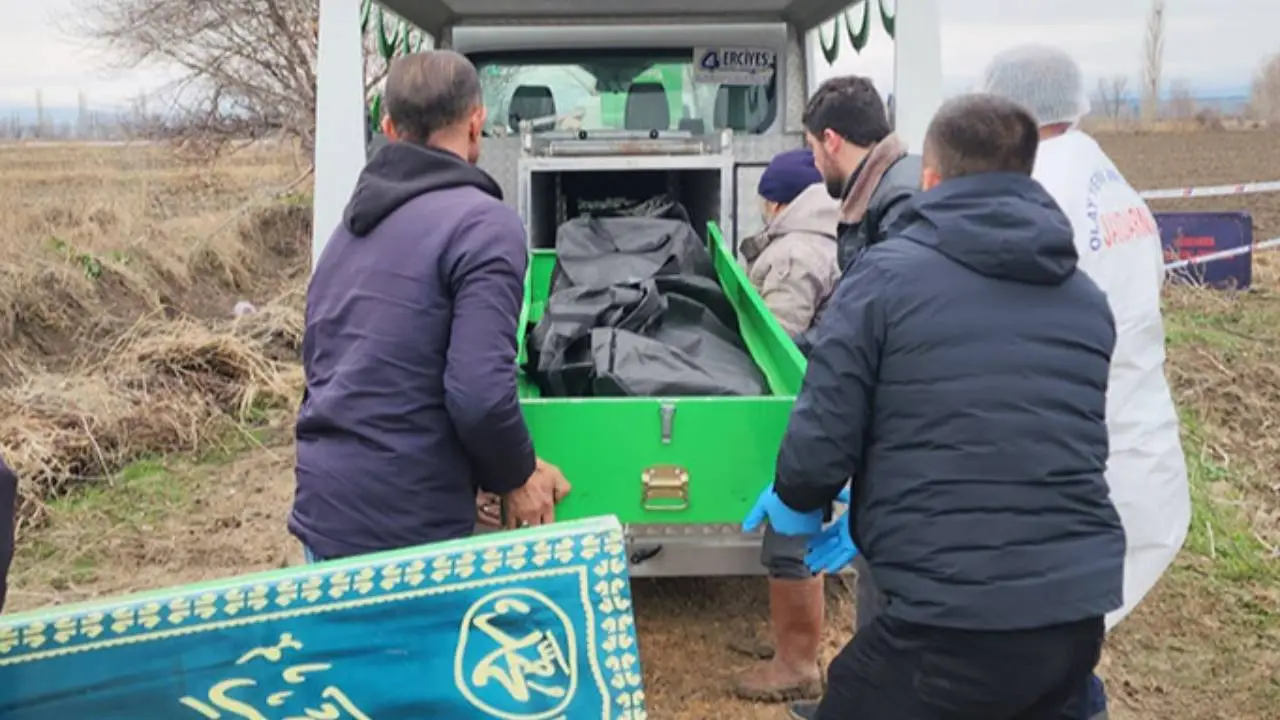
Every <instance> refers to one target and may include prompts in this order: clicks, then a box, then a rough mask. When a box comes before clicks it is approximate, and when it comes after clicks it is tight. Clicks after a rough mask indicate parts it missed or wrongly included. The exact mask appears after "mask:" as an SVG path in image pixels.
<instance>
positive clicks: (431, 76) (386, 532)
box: [289, 51, 569, 561]
mask: <svg viewBox="0 0 1280 720" xmlns="http://www.w3.org/2000/svg"><path fill="white" fill-rule="evenodd" d="M383 98H384V99H383V103H384V104H383V107H384V108H385V112H386V117H385V118H384V120H383V125H382V127H383V131H384V133H385V134H386V136H387V138H389V139H390V140H391V141H392V142H391V143H389V144H388V145H387V146H385V147H383V148H382V149H380V150H379V151H378V152H377V153H376V154H375V155H374V157H373V158H372V159H371V160H370V161H369V164H368V165H367V166H366V167H365V169H364V172H363V173H361V175H360V179H359V182H358V183H357V184H356V188H355V191H354V193H353V194H352V197H351V202H350V203H349V204H348V205H347V208H346V211H345V213H344V214H343V219H342V224H341V225H340V226H339V227H338V229H337V230H336V231H334V233H333V236H332V237H331V238H330V240H329V243H328V245H327V246H326V247H325V250H324V252H323V253H322V254H321V255H320V258H319V260H318V262H317V263H316V268H315V273H314V275H313V276H312V279H311V286H310V287H309V288H308V290H307V312H306V333H305V336H304V338H303V347H302V354H303V364H304V367H305V369H306V380H307V387H306V393H305V395H303V399H302V407H301V409H300V410H299V412H298V425H297V441H298V442H297V446H298V458H297V493H296V496H295V500H294V504H293V512H292V514H291V516H290V518H289V530H290V531H291V532H292V533H293V534H294V535H295V536H297V537H298V538H299V539H300V540H301V541H302V543H303V546H304V547H305V548H306V553H307V557H308V560H311V561H314V560H328V559H334V558H340V557H348V556H352V555H360V554H364V553H370V552H377V551H381V550H390V549H395V548H403V547H412V546H414V545H420V544H423V543H429V542H435V541H438V540H448V539H453V538H460V537H466V536H468V535H470V534H471V533H472V531H473V530H474V528H475V524H476V494H477V492H479V491H485V492H489V493H494V494H497V495H500V496H502V497H503V498H504V500H505V503H506V507H507V519H508V525H509V526H513V527H524V526H528V525H539V524H544V523H549V522H553V521H554V519H555V503H556V502H558V501H559V499H560V498H562V497H563V496H564V494H565V493H567V492H568V489H569V486H568V483H566V482H565V480H564V477H563V476H562V475H560V472H559V470H557V469H556V468H555V467H554V466H551V465H547V464H545V463H542V462H541V461H539V460H538V459H537V457H536V456H535V455H534V449H533V443H532V441H531V440H530V437H529V431H528V428H527V427H526V426H525V422H524V418H523V416H522V415H521V413H520V406H519V403H518V400H517V397H516V340H517V335H516V334H517V331H518V330H519V328H518V327H517V325H518V323H519V316H520V309H521V304H522V302H523V297H524V275H525V268H526V265H527V262H528V255H527V251H526V243H525V235H524V228H523V225H522V223H521V221H520V218H519V216H518V215H516V213H515V211H513V210H512V209H511V208H509V207H507V206H506V205H504V204H503V203H502V191H501V190H500V189H499V187H498V185H497V183H496V182H494V180H493V178H491V177H489V176H488V175H487V174H485V173H484V171H482V170H480V169H479V168H477V167H476V166H475V162H476V160H477V159H478V158H479V155H480V135H481V129H482V128H483V127H484V123H485V109H484V105H483V100H482V96H481V90H480V79H479V76H478V75H477V73H476V70H475V67H474V66H472V64H471V63H470V62H469V61H468V60H467V59H466V58H465V57H463V56H461V55H459V54H457V53H454V52H448V51H434V52H427V53H421V54H416V55H410V56H408V57H403V58H399V59H397V60H396V61H394V63H393V64H392V66H391V70H390V73H389V74H388V76H387V83H386V90H385V93H384V95H383Z"/></svg>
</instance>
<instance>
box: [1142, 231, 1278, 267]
mask: <svg viewBox="0 0 1280 720" xmlns="http://www.w3.org/2000/svg"><path fill="white" fill-rule="evenodd" d="M1275 247H1280V237H1278V238H1272V239H1270V240H1263V241H1262V242H1258V243H1254V244H1252V245H1241V246H1240V247H1237V248H1231V249H1230V250H1220V251H1218V252H1214V253H1208V254H1207V255H1200V256H1198V257H1193V258H1187V259H1186V260H1175V261H1174V262H1171V263H1165V266H1164V269H1165V270H1166V271H1169V270H1181V269H1182V268H1185V267H1189V266H1191V265H1205V264H1207V263H1211V262H1216V261H1218V260H1226V259H1227V258H1233V257H1239V256H1241V255H1248V254H1249V253H1251V252H1253V251H1254V250H1270V249H1271V248H1275Z"/></svg>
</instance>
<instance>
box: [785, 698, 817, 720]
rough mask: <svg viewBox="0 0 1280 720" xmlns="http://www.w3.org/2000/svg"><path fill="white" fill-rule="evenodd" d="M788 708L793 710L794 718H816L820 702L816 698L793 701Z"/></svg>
mask: <svg viewBox="0 0 1280 720" xmlns="http://www.w3.org/2000/svg"><path fill="white" fill-rule="evenodd" d="M787 709H788V710H790V711H791V717H792V718H794V720H814V718H816V717H818V702H817V701H816V700H805V701H803V702H796V703H791V705H790V706H789V707H788V708H787Z"/></svg>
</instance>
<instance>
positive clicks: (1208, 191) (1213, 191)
mask: <svg viewBox="0 0 1280 720" xmlns="http://www.w3.org/2000/svg"><path fill="white" fill-rule="evenodd" d="M1268 192H1280V180H1276V181H1273V182H1255V183H1241V184H1240V185H1205V186H1203V187H1184V188H1165V189H1163V190H1144V191H1142V192H1141V193H1139V194H1140V195H1142V198H1143V199H1144V200H1171V199H1176V198H1198V197H1222V196H1224V195H1256V194H1258V193H1268Z"/></svg>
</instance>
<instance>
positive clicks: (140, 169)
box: [0, 132, 1280, 720]
mask: <svg viewBox="0 0 1280 720" xmlns="http://www.w3.org/2000/svg"><path fill="white" fill-rule="evenodd" d="M1103 140H1104V145H1106V147H1107V149H1108V151H1109V152H1110V153H1111V154H1112V155H1113V157H1115V158H1116V159H1117V162H1118V163H1119V165H1120V166H1121V169H1122V170H1123V171H1124V172H1125V173H1126V174H1127V175H1128V176H1129V177H1130V178H1131V180H1132V181H1133V182H1134V184H1135V185H1137V186H1138V187H1141V188H1155V187H1170V186H1177V185H1183V184H1220V183H1229V182H1239V181H1244V180H1270V179H1276V177H1277V176H1280V135H1277V134H1275V133H1271V134H1267V133H1256V132H1255V133H1250V132H1227V133H1221V132H1219V133H1148V134H1143V135H1134V134H1124V135H1115V136H1111V137H1106V138H1104V139H1103ZM8 153H15V154H12V155H11V154H8ZM0 168H2V169H0V190H3V191H4V192H2V193H0V197H2V198H4V199H3V200H0V202H3V203H7V204H8V207H4V208H0V230H3V231H4V232H3V233H2V234H0V273H4V277H3V278H0V293H4V294H5V295H6V296H7V297H2V298H0V304H2V305H3V306H4V307H7V308H9V309H8V310H5V311H3V312H5V313H6V314H5V315H3V316H2V317H3V322H0V341H2V342H4V343H5V347H6V353H5V360H6V362H5V363H4V364H0V452H3V453H4V455H5V456H6V457H7V458H8V459H9V460H10V461H11V462H13V463H14V464H15V465H17V466H18V468H19V470H20V471H21V472H22V473H23V476H24V477H23V480H24V483H25V485H24V490H25V491H26V497H27V498H28V499H29V501H30V502H31V507H33V508H37V509H42V510H43V511H44V512H43V513H42V515H41V516H40V517H41V519H42V521H43V522H42V523H41V525H40V527H39V528H38V529H35V530H33V531H30V532H28V533H27V534H26V537H24V541H23V543H22V545H21V546H20V548H19V556H18V558H17V560H16V561H15V567H14V577H13V580H14V583H13V588H12V591H11V595H10V600H11V603H12V606H13V607H12V609H14V610H17V609H29V608H31V607H36V606H40V605H47V604H52V603H61V602H68V601H75V600H80V599H84V598H88V597H93V596H99V595H104V594H110V593H120V592H128V591H133V590H140V589H145V588H150V587H156V586H159V585H171V584H175V583H183V582H194V581H198V580H205V579H210V578H215V577H221V576H226V575H230V574H236V573H242V572H250V571H254V570H262V569H268V568H272V567H279V566H282V565H285V564H288V563H290V562H296V561H297V560H298V552H297V550H296V545H295V544H293V543H291V542H290V540H289V537H288V535H287V532H286V531H285V528H284V516H285V514H286V513H287V511H288V503H289V499H290V497H291V492H292V465H291V460H292V451H291V448H290V447H289V446H288V444H287V440H284V439H283V438H282V437H281V434H280V433H278V432H273V431H272V423H273V416H272V408H275V407H281V406H283V407H284V410H283V411H282V412H281V416H282V419H281V420H280V423H281V425H283V426H287V422H288V414H289V411H290V410H291V409H292V406H293V401H294V397H295V395H294V393H296V381H297V373H298V369H297V366H296V362H295V360H294V358H295V356H296V347H297V344H298V333H299V322H300V316H299V312H300V303H301V298H300V294H299V292H298V291H299V289H300V287H301V282H302V278H303V276H304V272H305V262H306V258H305V250H306V247H307V243H306V232H307V228H306V219H307V214H308V213H307V210H306V209H305V208H304V207H302V206H301V205H300V204H295V203H293V202H292V201H291V200H289V199H286V200H285V201H283V202H275V203H272V204H271V205H270V206H269V207H267V208H266V209H265V210H264V211H261V212H258V213H256V214H255V215H253V217H251V218H246V219H242V220H240V221H237V222H234V223H232V224H231V226H229V227H227V228H226V229H225V230H224V231H222V232H212V231H213V230H214V229H217V228H219V227H223V226H226V224H227V220H228V217H229V216H230V215H231V214H232V213H233V212H234V211H235V210H236V209H237V208H238V207H240V206H241V205H242V204H243V203H244V202H245V201H246V200H247V199H249V198H250V197H252V196H254V195H255V194H258V193H261V192H265V191H269V190H270V189H271V188H273V187H279V186H280V185H283V184H287V183H289V182H290V181H291V180H292V179H293V177H295V176H296V175H297V169H296V168H295V167H294V166H293V165H292V164H291V163H290V162H289V161H288V159H287V158H285V157H282V156H279V155H274V154H265V155H259V156H257V157H243V156H242V157H241V158H237V159H236V161H235V162H233V163H232V164H230V165H225V166H222V167H219V168H217V169H216V170H197V169H190V168H183V167H180V166H176V165H173V164H172V163H170V162H169V161H168V160H166V159H165V158H164V157H163V156H162V155H160V154H158V153H157V152H156V151H153V150H143V151H136V152H135V151H122V150H120V149H116V148H100V149H82V148H75V147H63V148H48V149H39V150H34V149H31V150H18V151H15V150H6V149H4V148H0ZM1157 209H1166V210H1173V209H1178V210H1248V211H1250V212H1251V213H1253V216H1254V222H1255V230H1256V235H1257V236H1258V237H1259V238H1268V237H1274V236H1277V235H1280V195H1258V196H1248V197H1239V198H1214V199H1207V200H1197V201H1189V202H1178V203H1164V204H1162V205H1161V206H1160V207H1158V208H1157ZM242 298H243V299H249V300H252V301H253V302H255V303H257V304H258V305H259V306H260V307H262V311H261V312H260V313H259V314H257V315H253V316H250V317H248V318H244V319H241V320H240V321H236V320H233V319H231V317H230V314H231V307H232V304H233V303H234V302H235V301H236V300H238V299H242ZM1166 324H1167V330H1168V336H1169V365H1168V368H1169V375H1170V379H1171V381H1172V385H1173V387H1174V391H1175V393H1176V395H1177V399H1178V402H1179V406H1180V408H1181V409H1182V411H1183V413H1184V447H1185V449H1186V451H1187V457H1188V469H1189V472H1190V475H1191V481H1192V485H1193V493H1194V496H1195V501H1196V507H1195V515H1194V518H1193V527H1192V532H1191V536H1190V538H1189V540H1188V542H1187V546H1186V549H1185V551H1184V552H1183V553H1182V555H1181V557H1180V558H1179V561H1178V563H1177V564H1176V565H1175V567H1174V569H1173V571H1172V572H1170V573H1169V574H1168V575H1167V576H1166V578H1165V579H1164V581H1162V583H1161V585H1160V586H1159V587H1158V588H1157V590H1156V591H1155V592H1154V593H1153V594H1152V595H1151V596H1150V597H1148V598H1147V600H1146V601H1145V602H1144V603H1143V605H1142V606H1141V607H1140V608H1139V609H1138V611H1137V612H1136V613H1135V614H1134V615H1133V616H1132V617H1131V618H1130V619H1128V620H1126V622H1125V623H1124V624H1123V625H1122V626H1121V627H1120V629H1119V631H1118V632H1117V633H1115V635H1114V636H1113V637H1112V638H1111V641H1110V643H1109V650H1108V652H1107V656H1106V658H1105V659H1104V663H1103V673H1104V676H1105V677H1106V679H1107V681H1108V683H1109V686H1110V689H1111V693H1112V696H1113V704H1114V707H1113V712H1112V717H1113V718H1114V720H1126V719H1138V718H1141V719H1143V720H1210V719H1212V718H1222V719H1224V720H1246V719H1251V718H1273V717H1275V708H1276V707H1277V706H1280V675H1278V673H1280V657H1278V652H1280V651H1278V650H1277V649H1278V648H1280V569H1278V567H1277V566H1278V564H1280V558H1278V557H1277V555H1276V548H1277V547H1280V485H1277V482H1276V480H1275V475H1274V472H1275V469H1276V468H1277V467H1280V435H1278V434H1277V433H1276V432H1275V426H1276V424H1277V422H1280V421H1277V419H1276V418H1277V415H1278V414H1280V255H1276V256H1272V257H1265V256H1264V257H1262V258H1260V259H1259V260H1258V262H1257V266H1256V289H1255V290H1253V291H1251V292H1247V293H1233V294H1223V293H1216V292H1211V291H1205V290H1195V289H1189V288H1170V289H1169V291H1168V293H1167V297H1166ZM250 447H251V448H253V449H252V451H251V452H243V451H244V450H246V449H247V448H250ZM174 451H179V452H178V454H174ZM72 487H74V488H75V492H66V490H69V489H70V488H72ZM30 517H34V516H30ZM763 589H764V588H763V584H762V583H760V582H758V581H755V580H715V581H702V580H680V581H666V582H637V583H636V595H637V610H638V615H639V618H638V622H639V626H640V633H641V643H642V646H643V652H644V660H645V671H646V683H647V690H648V694H649V697H650V700H651V703H652V710H653V714H654V716H655V717H663V718H669V719H674V720H679V719H681V718H685V719H688V720H695V719H697V720H702V719H703V718H709V717H732V718H736V719H739V720H751V719H753V718H760V719H762V720H763V719H765V718H776V717H779V715H780V713H779V710H778V709H777V708H776V707H771V706H763V705H751V704H746V703H738V702H735V701H733V700H730V699H729V698H728V697H727V693H726V691H725V687H726V685H727V683H728V677H729V674H730V673H731V672H732V671H734V670H735V669H737V667H739V666H740V664H741V662H742V660H741V658H736V657H735V656H734V655H733V654H732V653H730V652H729V650H728V649H727V646H726V643H727V640H728V639H729V638H730V637H734V636H738V635H741V634H743V633H747V632H751V631H752V630H753V629H755V628H758V627H760V625H761V622H762V619H763V616H764V606H765V604H764V592H763ZM832 599H833V603H832V605H831V607H830V610H829V618H828V628H827V643H826V646H827V648H826V649H827V653H828V654H830V652H832V651H834V649H835V648H836V647H837V646H838V645H839V643H841V642H843V641H844V640H845V639H846V638H847V632H848V627H849V615H850V613H849V606H848V603H847V600H846V599H845V595H844V594H843V593H836V594H834V595H833V596H832Z"/></svg>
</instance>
